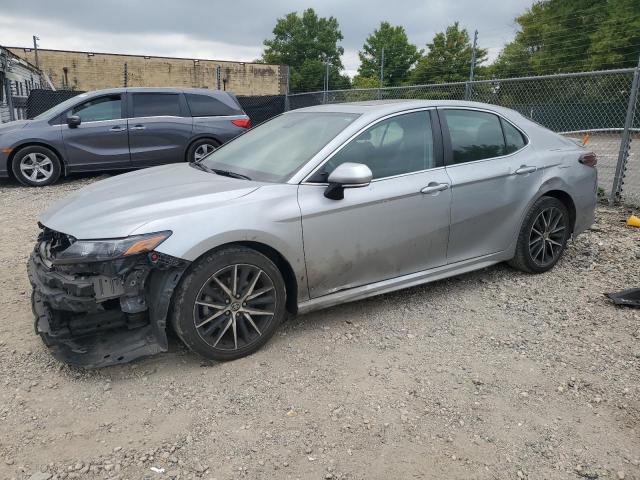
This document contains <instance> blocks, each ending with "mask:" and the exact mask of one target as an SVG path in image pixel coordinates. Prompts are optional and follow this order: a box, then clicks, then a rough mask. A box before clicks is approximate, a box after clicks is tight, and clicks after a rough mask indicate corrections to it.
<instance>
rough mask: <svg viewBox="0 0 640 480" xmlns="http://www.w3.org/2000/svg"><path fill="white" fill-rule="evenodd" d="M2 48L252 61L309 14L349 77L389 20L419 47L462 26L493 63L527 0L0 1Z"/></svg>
mask: <svg viewBox="0 0 640 480" xmlns="http://www.w3.org/2000/svg"><path fill="white" fill-rule="evenodd" d="M2 3H3V6H2V10H1V11H0V44H3V45H10V46H25V47H28V46H30V45H32V39H31V36H32V35H34V34H35V35H38V36H39V37H40V38H41V40H40V42H39V43H40V47H41V48H54V49H66V50H90V51H99V52H114V53H132V54H146V55H166V56H177V57H187V58H214V59H219V60H239V61H251V60H254V59H256V58H258V57H259V56H260V53H261V52H262V41H263V40H264V39H265V38H267V37H269V36H270V35H271V31H272V29H273V27H274V25H275V22H276V19H277V18H279V17H282V16H284V15H285V14H286V13H288V12H291V11H298V12H301V11H302V10H304V8H306V7H307V6H309V7H312V8H314V9H315V10H316V12H317V13H318V14H319V15H321V16H334V17H336V18H337V19H338V21H339V23H340V27H341V30H342V33H343V35H344V40H343V41H342V46H343V47H344V49H345V55H344V57H343V64H344V65H345V69H346V70H347V73H350V74H353V73H355V70H356V69H357V67H358V64H359V60H358V55H357V52H358V50H359V49H360V48H361V47H362V44H363V43H364V41H365V39H366V37H367V36H368V35H369V34H370V33H371V32H372V31H373V30H374V29H375V28H376V27H377V26H378V25H379V24H380V21H382V20H387V21H389V22H391V23H392V24H394V25H402V26H404V27H405V29H406V31H407V34H408V36H409V40H410V41H411V42H413V43H415V44H416V45H417V46H418V48H424V46H425V44H426V43H427V42H428V41H430V40H431V38H432V37H433V35H434V34H435V33H436V32H438V31H442V30H444V29H445V28H446V27H447V25H449V24H451V23H453V22H454V21H456V20H459V21H460V22H461V24H462V25H463V26H465V27H467V28H468V29H469V31H470V32H472V31H473V30H474V29H476V28H477V29H478V30H479V31H480V37H479V38H480V46H482V47H484V48H489V49H490V58H493V57H495V55H496V54H497V52H498V51H499V49H500V48H501V47H502V45H504V43H505V42H506V41H508V40H510V39H511V38H512V37H513V33H514V22H513V19H514V18H515V17H516V16H517V15H518V14H520V13H522V12H523V11H524V10H525V9H526V8H527V7H528V6H530V5H531V3H532V0H508V1H505V0H484V1H482V2H480V1H475V0H458V1H456V2H451V1H448V0H429V1H425V0H402V1H401V0H395V1H394V0H351V1H348V2H346V1H344V0H324V1H322V2H319V1H317V0H316V1H309V2H307V3H305V4H304V7H303V6H301V4H300V3H299V2H297V1H295V0H270V1H244V2H237V1H236V2H212V1H210V0H207V1H205V0H190V1H185V0H183V1H182V2H175V1H174V0H137V1H130V0H110V1H108V2H107V1H99V0H95V1H90V0H85V1H83V2H78V1H77V0H73V1H71V0H56V1H55V2H53V1H48V0H30V1H28V2H25V1H24V0H2Z"/></svg>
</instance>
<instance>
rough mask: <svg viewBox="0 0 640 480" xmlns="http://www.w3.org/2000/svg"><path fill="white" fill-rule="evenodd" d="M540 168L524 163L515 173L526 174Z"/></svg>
mask: <svg viewBox="0 0 640 480" xmlns="http://www.w3.org/2000/svg"><path fill="white" fill-rule="evenodd" d="M536 170H538V167H527V166H526V165H522V166H521V167H520V168H519V169H517V170H516V171H515V172H514V173H515V174H516V175H526V174H527V173H533V172H535V171H536Z"/></svg>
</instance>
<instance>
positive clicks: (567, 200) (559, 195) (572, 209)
mask: <svg viewBox="0 0 640 480" xmlns="http://www.w3.org/2000/svg"><path fill="white" fill-rule="evenodd" d="M540 197H553V198H555V199H557V200H559V201H560V202H562V204H563V205H564V206H565V207H567V210H568V212H569V225H570V226H571V232H572V233H573V230H574V228H575V226H576V204H575V202H574V201H573V198H572V197H571V195H570V194H569V193H567V191H565V190H559V189H553V190H547V191H546V192H544V193H543V194H542V195H540Z"/></svg>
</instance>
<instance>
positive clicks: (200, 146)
mask: <svg viewBox="0 0 640 480" xmlns="http://www.w3.org/2000/svg"><path fill="white" fill-rule="evenodd" d="M217 148H218V144H217V143H216V142H215V141H213V140H210V139H208V138H205V139H202V140H198V141H196V142H194V144H193V145H191V147H189V151H188V152H187V160H188V161H189V162H199V161H200V160H202V159H203V158H204V157H206V156H207V155H209V154H210V153H212V152H213V151H214V150H216V149H217Z"/></svg>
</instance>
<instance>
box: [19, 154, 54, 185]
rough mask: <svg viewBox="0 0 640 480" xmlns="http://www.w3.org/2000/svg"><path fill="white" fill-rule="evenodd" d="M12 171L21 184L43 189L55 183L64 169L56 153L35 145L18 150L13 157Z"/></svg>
mask: <svg viewBox="0 0 640 480" xmlns="http://www.w3.org/2000/svg"><path fill="white" fill-rule="evenodd" d="M12 170H13V174H14V175H15V177H16V178H17V179H18V181H20V183H23V184H24V185H29V186H32V187H43V186H45V185H51V184H52V183H55V181H56V180H58V178H59V177H60V173H61V171H62V168H61V163H60V159H59V158H58V156H57V155H56V154H55V153H53V152H52V151H51V150H50V149H48V148H46V147H41V146H36V145H34V146H32V147H25V148H23V149H21V150H18V152H17V153H16V154H15V156H14V157H13V162H12Z"/></svg>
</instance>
